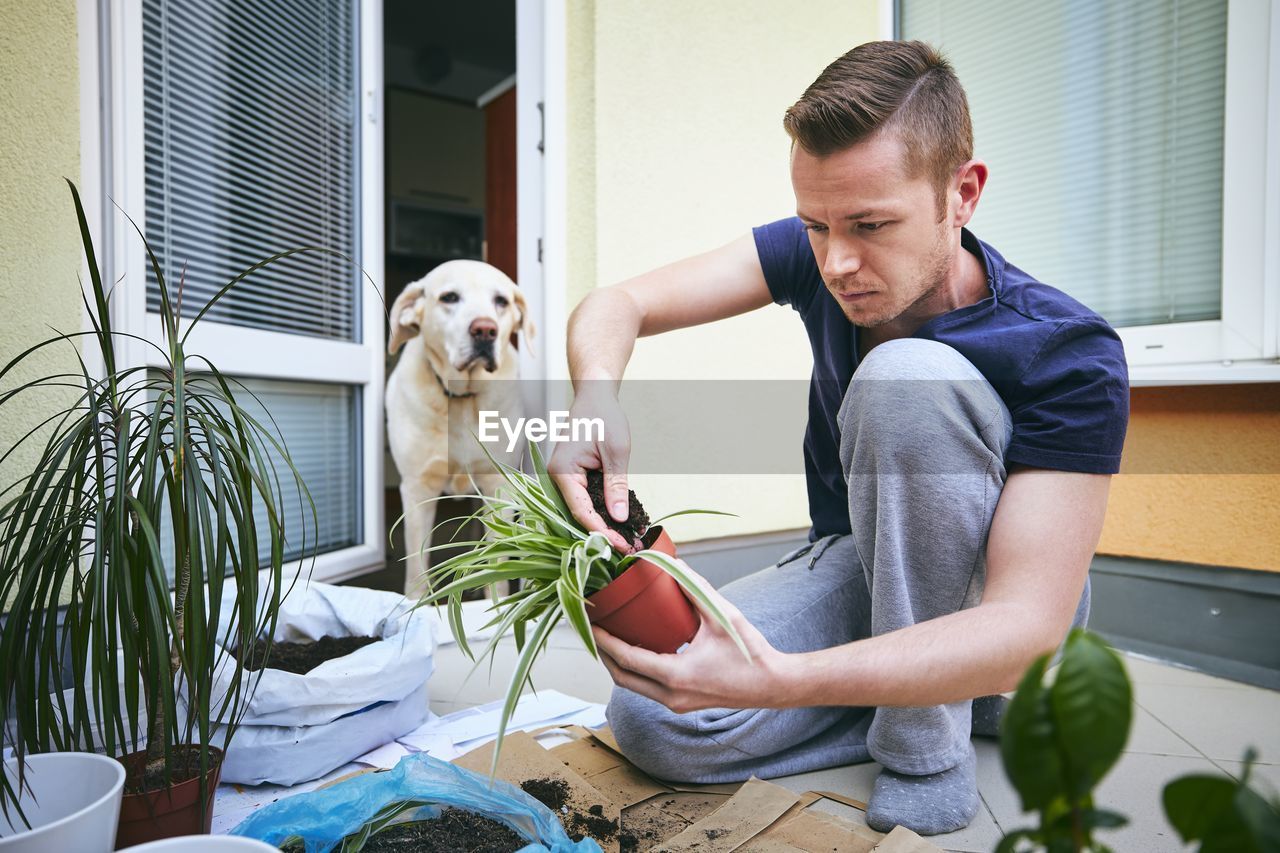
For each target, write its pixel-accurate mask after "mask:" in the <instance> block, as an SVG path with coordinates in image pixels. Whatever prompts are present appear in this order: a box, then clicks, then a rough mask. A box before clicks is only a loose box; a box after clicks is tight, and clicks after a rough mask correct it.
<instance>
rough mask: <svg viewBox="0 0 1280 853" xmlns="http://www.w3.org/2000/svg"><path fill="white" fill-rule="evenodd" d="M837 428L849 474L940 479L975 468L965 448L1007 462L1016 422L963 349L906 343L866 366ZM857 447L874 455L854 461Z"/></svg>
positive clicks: (872, 356) (895, 343)
mask: <svg viewBox="0 0 1280 853" xmlns="http://www.w3.org/2000/svg"><path fill="white" fill-rule="evenodd" d="M839 424H840V444H841V447H840V458H841V461H842V462H843V463H844V468H845V472H846V474H849V473H853V472H852V471H851V470H850V469H851V466H853V465H854V464H855V462H856V464H859V465H866V466H870V467H873V468H874V469H875V470H876V471H877V472H879V473H886V472H887V473H933V474H940V473H964V472H967V471H968V470H969V469H970V468H971V467H972V464H971V462H970V460H969V459H968V458H967V457H968V456H969V455H970V454H968V453H957V450H960V449H969V450H973V451H977V452H979V453H981V451H983V450H984V449H985V450H986V451H989V452H992V453H995V454H996V455H999V456H1003V454H1004V448H1005V447H1006V446H1007V445H1008V441H1009V438H1010V434H1011V427H1012V419H1011V418H1010V416H1009V411H1008V409H1007V408H1005V405H1004V402H1003V401H1002V400H1001V399H1000V396H999V394H998V393H997V392H996V390H995V389H994V388H993V387H992V386H991V385H990V383H988V382H987V380H986V378H985V377H984V376H983V375H982V373H981V371H979V370H978V368H977V367H975V366H974V365H973V364H972V362H970V361H969V360H968V359H966V358H965V357H964V356H963V355H961V354H960V353H959V352H958V351H957V350H955V349H953V348H951V347H949V346H947V345H946V344H941V343H938V342H937V341H928V340H923V339H919V338H900V339H897V340H892V341H887V342H886V343H883V344H880V345H879V346H877V347H876V348H875V349H873V350H872V351H871V352H870V353H869V354H868V355H867V357H866V358H864V359H863V360H862V363H861V364H860V365H859V366H858V369H857V371H856V372H855V373H854V375H853V379H852V381H850V383H849V387H848V389H847V390H846V391H845V396H844V400H843V401H842V403H841V406H840V414H839ZM857 445H861V446H862V450H864V451H867V450H870V451H871V452H870V453H863V454H860V459H859V460H855V459H854V449H855V447H856V446H857ZM886 465H891V466H892V467H891V468H888V469H886ZM862 473H871V472H870V471H864V472H862Z"/></svg>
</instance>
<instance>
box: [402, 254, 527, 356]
mask: <svg viewBox="0 0 1280 853" xmlns="http://www.w3.org/2000/svg"><path fill="white" fill-rule="evenodd" d="M521 333H523V334H524V335H525V336H526V337H527V338H529V339H532V338H533V321H532V320H531V319H530V318H529V309H528V306H527V305H526V303H525V298H524V294H523V293H521V292H520V288H518V287H516V285H515V282H513V281H512V280H511V279H509V278H507V276H506V275H505V274H504V273H503V272H502V271H501V270H499V269H498V268H497V267H493V266H490V265H489V264H486V263H482V262H480V261H449V262H448V263H445V264H441V265H440V266H438V267H436V268H435V269H434V270H432V271H431V272H429V273H427V275H426V276H424V277H423V278H420V279H418V280H417V281H415V282H412V283H411V284H409V285H407V286H406V287H405V289H404V291H403V292H402V293H401V294H400V295H399V296H398V297H396V301H395V304H394V305H393V306H392V307H391V337H390V339H389V340H388V342H387V350H388V352H391V353H392V354H394V353H396V352H397V351H398V350H399V349H400V347H402V346H404V344H405V343H406V342H407V341H409V340H410V339H412V338H413V337H415V336H417V335H421V336H422V338H423V343H424V345H425V346H426V348H427V352H428V353H429V354H430V355H432V356H435V357H436V358H438V359H440V361H441V362H442V364H441V366H442V367H443V366H444V365H448V366H449V367H452V368H453V369H454V370H456V371H458V372H459V373H468V372H470V371H471V370H472V368H475V367H483V368H484V369H485V370H486V371H488V372H489V373H493V372H494V371H495V370H498V369H499V368H501V367H502V364H503V359H504V358H505V357H506V356H507V355H508V352H509V351H511V354H512V355H514V350H516V349H518V348H519V336H520V334H521Z"/></svg>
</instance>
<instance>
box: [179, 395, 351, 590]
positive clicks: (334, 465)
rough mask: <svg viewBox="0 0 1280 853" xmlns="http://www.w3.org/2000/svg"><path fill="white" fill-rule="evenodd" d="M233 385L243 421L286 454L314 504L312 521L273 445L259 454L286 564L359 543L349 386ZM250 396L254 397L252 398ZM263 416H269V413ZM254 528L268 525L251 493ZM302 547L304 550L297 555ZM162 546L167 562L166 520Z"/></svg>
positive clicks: (264, 543) (264, 552)
mask: <svg viewBox="0 0 1280 853" xmlns="http://www.w3.org/2000/svg"><path fill="white" fill-rule="evenodd" d="M239 382H240V383H241V385H233V387H232V391H233V392H234V393H235V395H236V401H237V403H238V404H239V405H240V408H242V409H243V410H244V412H245V414H247V415H248V416H249V417H251V418H253V419H254V420H256V421H258V422H259V423H261V424H263V426H264V427H265V428H266V429H267V430H268V431H269V432H270V433H271V434H272V435H273V436H274V437H275V438H276V440H277V441H279V440H281V438H282V437H283V442H284V445H285V450H287V451H288V453H289V458H290V459H291V460H292V461H293V465H294V467H295V468H296V469H297V470H298V474H299V475H300V476H301V478H302V481H303V482H304V483H305V484H306V486H307V490H308V492H309V493H310V497H311V501H312V502H314V504H315V518H314V519H313V518H312V515H311V503H310V502H308V501H307V498H306V496H304V495H303V494H302V492H301V490H300V489H299V488H298V486H297V482H296V481H295V480H294V477H293V473H292V472H291V471H290V470H289V466H288V465H287V464H286V463H285V461H284V457H283V456H282V455H281V454H280V452H279V450H278V449H276V448H275V447H274V446H272V447H269V449H268V450H267V453H266V456H267V459H268V462H269V464H270V466H271V467H272V468H273V470H274V472H275V475H274V476H275V479H274V481H273V483H272V486H271V488H272V491H273V494H274V496H275V500H277V501H278V502H279V503H278V511H279V513H280V517H281V519H282V522H283V525H284V532H285V539H286V541H285V554H284V559H285V560H286V561H291V560H297V559H299V558H301V557H304V556H309V555H311V554H322V553H325V552H328V551H335V550H338V549H339V548H345V547H348V546H350V545H355V544H357V543H358V542H359V541H360V522H361V519H360V501H359V499H358V498H359V495H360V494H361V489H360V475H359V470H358V465H357V462H356V460H357V459H358V458H359V456H358V454H357V452H356V450H357V437H358V435H359V428H358V422H357V412H358V407H357V402H356V400H357V394H356V391H355V389H354V388H352V387H351V386H349V385H329V384H324V383H318V382H283V381H279V380H273V379H241V380H239ZM255 398H256V399H255ZM268 413H270V414H268ZM253 515H254V519H255V521H256V523H257V525H258V529H259V530H260V531H261V530H264V529H265V528H266V524H267V509H266V504H265V503H264V502H263V500H262V497H261V495H259V494H257V492H256V491H255V494H254V513H253ZM259 539H260V550H259V554H258V557H259V559H260V560H266V559H268V558H269V557H270V553H271V549H270V542H269V540H268V539H267V538H266V537H265V536H260V537H259ZM304 546H305V549H304ZM161 547H162V549H163V553H164V554H165V556H166V557H169V558H170V559H168V560H167V562H168V564H169V565H172V564H173V561H172V559H171V555H172V554H173V529H172V527H171V525H170V523H169V522H168V520H167V515H166V521H165V522H164V525H163V529H162V531H161Z"/></svg>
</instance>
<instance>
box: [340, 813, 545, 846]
mask: <svg viewBox="0 0 1280 853" xmlns="http://www.w3.org/2000/svg"><path fill="white" fill-rule="evenodd" d="M528 843H529V841H528V839H526V838H523V837H522V836H521V835H520V834H519V833H517V832H516V831H515V830H513V829H511V827H509V826H507V825H506V824H503V823H499V822H498V821H496V820H493V819H491V818H487V817H485V816H484V815H481V814H476V813H475V812H469V811H465V810H463V809H445V810H444V811H442V812H441V813H440V816H439V817H437V818H432V819H431V820H419V821H414V822H412V823H398V824H396V825H395V826H391V827H388V828H386V829H384V830H383V831H382V832H379V833H378V834H377V835H374V836H371V837H370V838H369V840H368V841H366V842H365V845H364V847H362V848H360V849H361V851H362V853H514V851H516V850H519V849H520V848H521V847H524V846H525V845H527V844H528Z"/></svg>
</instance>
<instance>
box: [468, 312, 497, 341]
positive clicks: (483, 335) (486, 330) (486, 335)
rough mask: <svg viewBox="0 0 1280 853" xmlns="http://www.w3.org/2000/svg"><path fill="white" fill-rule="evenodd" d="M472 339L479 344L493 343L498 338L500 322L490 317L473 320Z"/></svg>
mask: <svg viewBox="0 0 1280 853" xmlns="http://www.w3.org/2000/svg"><path fill="white" fill-rule="evenodd" d="M470 331H471V340H473V341H475V342H476V343H478V344H481V343H493V342H494V341H495V340H497V338H498V324H497V322H496V321H495V320H491V319H489V318H488V317H477V318H476V319H474V320H472V321H471V329H470Z"/></svg>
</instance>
